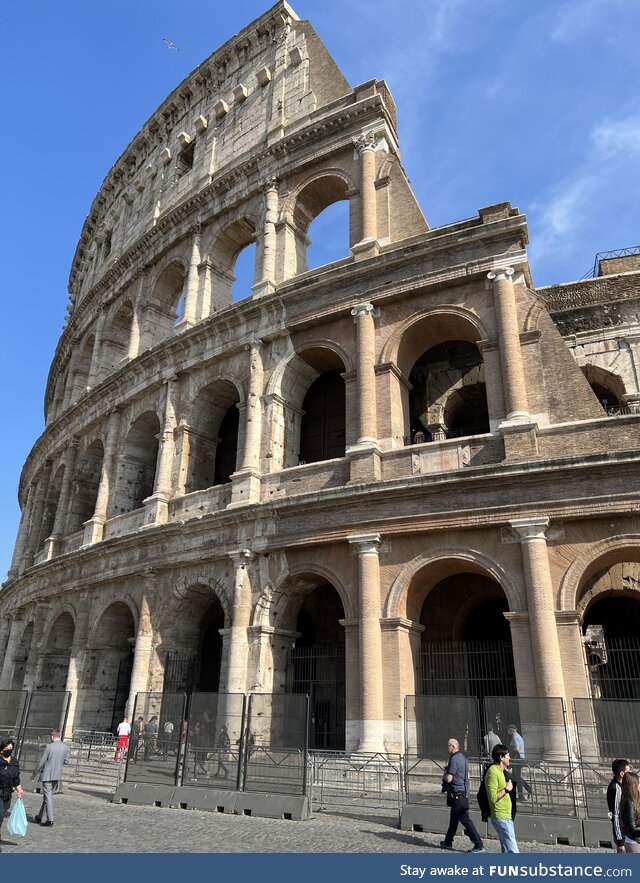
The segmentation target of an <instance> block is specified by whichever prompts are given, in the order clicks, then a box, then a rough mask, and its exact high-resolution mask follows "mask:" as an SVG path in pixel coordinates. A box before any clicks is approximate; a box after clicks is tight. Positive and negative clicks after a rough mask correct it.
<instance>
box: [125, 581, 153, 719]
mask: <svg viewBox="0 0 640 883" xmlns="http://www.w3.org/2000/svg"><path fill="white" fill-rule="evenodd" d="M156 589H157V581H156V574H155V571H152V570H150V571H147V573H145V575H144V579H143V583H142V597H141V599H140V616H139V619H138V631H137V633H136V646H135V650H134V654H133V670H132V672H131V684H130V686H129V699H128V701H127V716H128V718H129V720H132V717H133V711H134V706H135V701H136V693H146V691H147V685H148V683H149V663H150V661H151V651H152V641H153V626H152V624H151V611H150V608H149V598H150V597H151V596H152V595H153V594H155V592H156Z"/></svg>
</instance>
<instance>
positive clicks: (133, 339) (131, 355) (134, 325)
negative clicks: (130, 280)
mask: <svg viewBox="0 0 640 883" xmlns="http://www.w3.org/2000/svg"><path fill="white" fill-rule="evenodd" d="M134 276H135V278H136V280H137V283H136V293H135V295H134V297H133V300H132V306H133V316H132V317H131V331H130V333H129V349H128V351H127V359H128V361H129V362H130V361H131V360H132V359H135V358H136V356H137V355H138V354H139V352H140V302H141V300H142V290H143V288H144V281H145V272H144V270H143V269H138V270H136V271H135V273H134Z"/></svg>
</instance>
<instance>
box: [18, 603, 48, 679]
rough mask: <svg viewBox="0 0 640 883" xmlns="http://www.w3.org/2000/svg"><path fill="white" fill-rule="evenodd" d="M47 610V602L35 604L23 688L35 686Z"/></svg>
mask: <svg viewBox="0 0 640 883" xmlns="http://www.w3.org/2000/svg"><path fill="white" fill-rule="evenodd" d="M48 612H49V605H48V604H47V603H44V602H40V603H38V604H36V613H35V617H34V621H33V637H32V639H31V647H30V648H29V656H28V658H27V664H26V667H25V671H24V681H23V689H25V690H34V689H35V688H36V687H37V674H38V667H39V665H40V657H41V655H42V646H41V645H42V636H43V633H44V624H45V622H46V619H47V613H48Z"/></svg>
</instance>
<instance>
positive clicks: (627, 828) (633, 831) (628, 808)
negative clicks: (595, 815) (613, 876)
mask: <svg viewBox="0 0 640 883" xmlns="http://www.w3.org/2000/svg"><path fill="white" fill-rule="evenodd" d="M620 822H621V825H622V833H623V834H624V851H625V852H640V777H638V774H637V773H631V772H628V773H625V774H624V776H623V777H622V800H621V801H620Z"/></svg>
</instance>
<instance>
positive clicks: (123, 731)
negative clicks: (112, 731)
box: [113, 715, 131, 760]
mask: <svg viewBox="0 0 640 883" xmlns="http://www.w3.org/2000/svg"><path fill="white" fill-rule="evenodd" d="M130 732H131V725H130V724H129V718H128V717H127V716H126V715H125V717H124V718H123V719H122V721H121V722H120V723H119V724H118V728H117V730H116V733H117V734H118V740H117V742H116V753H115V754H114V755H113V759H114V760H120V758H121V757H124V756H126V753H127V749H128V748H129V733H130Z"/></svg>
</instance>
